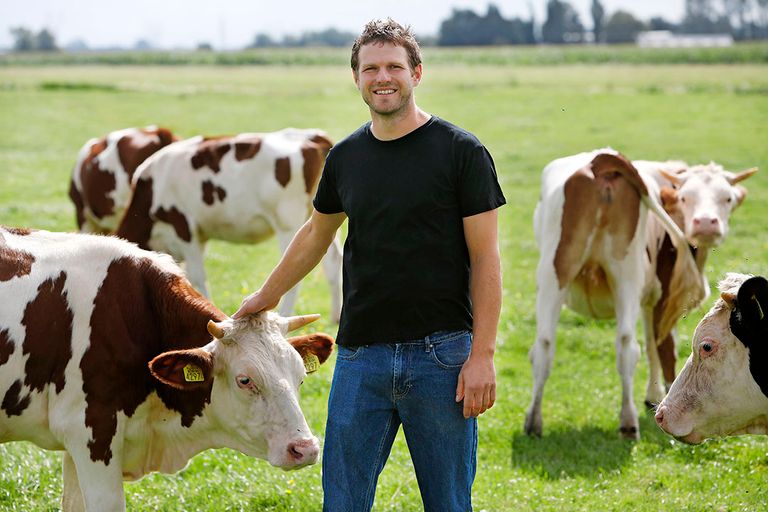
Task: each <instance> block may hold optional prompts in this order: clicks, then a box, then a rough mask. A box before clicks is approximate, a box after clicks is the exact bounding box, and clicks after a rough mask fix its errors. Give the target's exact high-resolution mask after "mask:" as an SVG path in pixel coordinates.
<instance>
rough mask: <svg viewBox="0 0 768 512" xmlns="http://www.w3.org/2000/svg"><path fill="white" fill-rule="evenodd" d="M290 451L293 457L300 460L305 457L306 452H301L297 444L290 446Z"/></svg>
mask: <svg viewBox="0 0 768 512" xmlns="http://www.w3.org/2000/svg"><path fill="white" fill-rule="evenodd" d="M288 453H290V454H291V457H293V458H294V459H296V460H297V461H300V460H301V459H303V458H304V454H303V453H301V452H300V451H299V450H298V449H297V448H296V445H291V446H289V447H288Z"/></svg>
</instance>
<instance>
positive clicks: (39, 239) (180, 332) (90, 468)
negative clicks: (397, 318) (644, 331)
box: [0, 228, 333, 511]
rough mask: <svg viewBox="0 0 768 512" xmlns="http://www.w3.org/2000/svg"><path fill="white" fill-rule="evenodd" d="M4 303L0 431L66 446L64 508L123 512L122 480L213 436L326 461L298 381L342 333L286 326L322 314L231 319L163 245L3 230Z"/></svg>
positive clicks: (168, 465)
mask: <svg viewBox="0 0 768 512" xmlns="http://www.w3.org/2000/svg"><path fill="white" fill-rule="evenodd" d="M0 304H2V307H1V308H0V397H2V402H1V404H0V442H7V441H20V440H26V441H31V442H33V443H35V444H37V445H38V446H40V447H42V448H45V449H49V450H64V451H65V456H64V496H63V508H64V510H82V509H83V508H85V509H87V510H90V511H114V510H123V509H124V508H125V501H124V496H123V487H122V481H123V480H135V479H138V478H141V477H142V476H144V475H146V474H147V473H150V472H152V471H161V472H166V473H171V472H175V471H178V470H180V469H181V468H183V467H184V466H185V465H186V464H187V462H188V461H189V459H190V458H191V457H192V456H194V455H195V454H197V453H199V452H201V451H203V450H206V449H208V448H217V447H229V448H232V449H235V450H239V451H240V452H242V453H244V454H246V455H250V456H253V457H259V458H263V459H267V460H268V461H269V462H270V463H271V464H273V465H275V466H278V467H281V468H284V469H289V468H298V467H301V466H304V465H306V464H312V463H314V462H315V461H316V460H317V456H318V451H319V448H318V440H317V438H315V437H314V436H313V435H312V433H311V431H310V429H309V427H308V426H307V422H306V420H305V419H304V415H303V413H302V411H301V408H300V407H299V402H298V388H299V385H300V384H301V382H302V379H303V378H304V376H305V374H306V373H305V364H303V363H302V358H304V359H305V360H306V361H308V362H309V364H312V365H313V366H316V365H317V364H318V363H321V362H323V361H325V359H326V358H327V357H328V355H329V354H330V352H331V350H332V343H333V340H332V339H331V338H330V337H329V336H327V335H324V334H314V335H308V336H299V337H296V338H291V339H289V340H287V341H286V338H285V335H286V333H287V332H288V331H290V330H292V329H294V328H298V327H300V326H302V325H304V324H306V323H308V322H309V321H312V320H314V319H316V318H317V315H312V316H308V317H296V318H283V317H280V316H278V315H276V314H274V313H266V314H260V315H256V316H252V317H247V318H244V319H240V320H235V321H233V320H232V319H229V318H227V317H226V315H224V314H223V313H222V312H221V311H219V310H218V309H217V308H216V307H215V306H214V305H213V304H211V303H210V302H208V301H207V300H206V299H205V298H203V297H202V296H201V295H200V294H199V293H197V292H196V291H195V290H194V289H193V288H192V287H191V285H190V284H189V282H188V281H187V280H186V278H185V277H184V276H183V275H182V273H181V271H180V269H179V268H178V267H177V266H176V264H175V263H173V262H172V260H171V258H170V257H168V256H167V255H159V254H157V253H153V252H148V251H144V250H141V249H138V248H137V247H136V246H135V245H133V244H129V243H128V242H125V241H123V240H119V239H117V238H112V237H104V236H96V235H84V234H63V233H49V232H45V231H35V232H30V231H27V230H19V229H7V228H6V229H3V228H0ZM211 335H213V336H214V338H213V339H212V338H211Z"/></svg>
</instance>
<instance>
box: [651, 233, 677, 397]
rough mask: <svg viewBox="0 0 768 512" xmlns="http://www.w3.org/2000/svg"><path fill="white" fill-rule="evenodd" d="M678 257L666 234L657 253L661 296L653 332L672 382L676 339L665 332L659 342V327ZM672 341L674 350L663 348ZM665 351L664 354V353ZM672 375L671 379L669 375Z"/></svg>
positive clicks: (667, 305) (665, 370)
mask: <svg viewBox="0 0 768 512" xmlns="http://www.w3.org/2000/svg"><path fill="white" fill-rule="evenodd" d="M676 259H677V249H675V246H674V245H672V239H671V238H670V237H669V235H668V234H666V233H665V234H664V241H663V242H662V243H661V248H660V249H659V252H658V254H657V255H656V277H657V278H658V280H659V282H660V283H661V297H660V298H659V300H658V302H656V305H654V307H653V332H654V336H655V337H656V340H655V341H656V342H657V344H656V350H657V352H658V354H659V359H660V360H661V368H662V371H663V372H664V379H665V380H666V381H667V382H672V380H674V378H675V363H676V362H677V354H676V353H675V350H674V340H673V339H672V336H671V334H669V333H665V335H664V338H663V341H662V342H661V344H659V343H658V342H659V339H660V338H659V335H660V333H659V329H660V324H661V317H662V316H663V315H664V311H665V310H666V309H667V308H668V307H669V304H668V302H669V295H670V284H671V282H672V273H673V271H674V268H675V260H676ZM664 343H671V344H672V350H671V351H670V350H669V347H665V348H664V349H662V344H664ZM662 353H663V354H662ZM670 374H671V375H672V378H671V379H669V378H668V376H669V375H670Z"/></svg>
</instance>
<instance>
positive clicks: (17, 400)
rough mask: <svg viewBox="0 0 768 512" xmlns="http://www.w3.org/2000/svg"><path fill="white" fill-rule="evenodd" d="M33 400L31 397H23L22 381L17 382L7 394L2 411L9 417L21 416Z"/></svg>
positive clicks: (1, 406) (1, 407)
mask: <svg viewBox="0 0 768 512" xmlns="http://www.w3.org/2000/svg"><path fill="white" fill-rule="evenodd" d="M31 400H32V399H31V398H30V397H29V395H26V396H25V397H24V398H22V397H21V381H20V380H16V381H14V383H13V384H12V385H11V387H10V388H8V391H6V392H5V396H4V397H3V403H2V405H0V409H2V410H4V411H5V414H6V415H7V416H21V413H22V412H24V410H25V409H26V408H27V407H29V404H30V402H31Z"/></svg>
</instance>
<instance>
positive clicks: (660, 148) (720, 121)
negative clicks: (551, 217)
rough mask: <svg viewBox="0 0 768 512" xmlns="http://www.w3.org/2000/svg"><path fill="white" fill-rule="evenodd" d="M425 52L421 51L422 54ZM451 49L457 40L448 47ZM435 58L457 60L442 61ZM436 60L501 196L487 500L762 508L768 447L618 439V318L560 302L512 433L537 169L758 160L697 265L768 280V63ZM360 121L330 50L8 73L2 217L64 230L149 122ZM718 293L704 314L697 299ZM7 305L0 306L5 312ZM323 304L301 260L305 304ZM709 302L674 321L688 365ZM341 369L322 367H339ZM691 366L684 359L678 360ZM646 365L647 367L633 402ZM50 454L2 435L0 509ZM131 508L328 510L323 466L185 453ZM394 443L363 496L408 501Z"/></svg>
mask: <svg viewBox="0 0 768 512" xmlns="http://www.w3.org/2000/svg"><path fill="white" fill-rule="evenodd" d="M430 51H431V50H430ZM446 52H447V51H446ZM445 55H449V54H448V53H446V54H445ZM453 55H455V62H454V63H453V64H451V63H450V61H446V60H442V61H441V60H440V59H437V60H438V61H439V62H443V64H435V65H429V64H430V61H429V60H427V64H428V65H427V67H426V72H425V77H424V80H423V82H422V84H421V86H420V87H419V88H418V89H417V97H418V101H419V104H420V105H421V106H422V107H423V108H425V109H426V110H428V111H429V112H432V113H435V114H438V115H440V116H441V117H444V118H445V119H448V120H450V121H452V122H454V123H457V124H459V125H461V126H463V127H465V128H467V129H469V130H470V131H472V132H474V133H475V134H477V135H478V137H480V139H481V140H483V141H484V142H485V143H486V145H487V146H488V148H489V149H490V151H491V153H492V154H493V156H494V159H495V161H496V165H497V168H498V171H499V175H500V179H501V182H502V186H503V188H504V190H505V193H506V195H507V199H508V200H509V204H508V205H507V206H505V207H504V208H503V209H502V210H501V226H500V231H501V236H500V244H501V249H502V258H503V270H504V307H503V312H502V318H501V323H500V331H499V346H498V354H497V359H496V363H497V370H498V392H497V394H498V398H499V399H498V402H497V405H496V406H495V407H494V408H493V409H491V410H490V411H489V412H488V413H487V414H485V415H484V416H483V417H482V418H481V420H480V448H479V452H478V458H479V471H478V475H477V479H476V483H475V487H474V501H475V505H476V509H477V510H487V511H512V510H522V511H527V510H535V511H558V512H561V511H564V510H568V511H570V510H583V511H597V510H600V511H603V510H617V511H626V510H632V511H651V510H689V511H699V510H702V511H703V510H724V511H743V510H744V511H746V510H760V509H764V507H765V503H767V502H768V455H767V454H766V453H767V452H768V450H767V448H768V439H767V438H765V437H740V438H733V439H726V440H718V441H714V442H708V443H705V444H704V445H702V446H698V447H690V446H686V445H682V444H680V443H677V442H675V441H673V440H672V439H671V438H669V437H667V436H666V435H664V434H663V433H661V432H660V431H659V430H658V429H657V428H656V426H655V424H654V422H653V418H652V416H651V415H650V414H648V413H645V414H641V436H642V439H641V440H640V441H638V442H625V441H621V440H619V436H618V432H617V427H618V412H619V405H620V390H619V379H618V375H617V373H616V370H615V354H614V350H613V335H614V327H613V323H612V322H596V321H593V320H589V319H585V318H582V317H579V316H578V315H575V314H573V313H571V312H568V311H564V312H563V315H562V319H561V323H560V328H559V331H558V349H557V357H556V359H555V363H554V367H553V372H552V376H551V378H550V380H549V382H548V384H547V388H546V393H545V401H544V407H543V414H544V436H543V438H541V439H529V438H527V437H526V436H524V435H523V434H522V423H523V416H524V413H525V408H526V407H527V403H528V400H529V399H530V386H531V371H530V366H529V363H528V360H527V351H528V348H529V346H530V344H531V343H532V341H533V337H534V332H535V316H534V300H535V286H536V284H535V278H534V269H535V265H536V261H537V257H538V255H537V250H536V246H535V243H534V241H533V232H532V228H531V215H532V212H533V208H534V206H535V203H536V199H537V195H538V188H539V175H540V172H541V169H542V168H543V166H544V165H545V164H546V163H547V162H549V161H550V160H552V159H553V158H556V157H559V156H563V155H566V154H570V153H574V152H579V151H584V150H589V149H593V148H596V147H602V146H606V145H610V146H613V147H614V148H616V149H619V150H621V151H622V152H624V153H625V154H626V155H628V156H629V157H630V158H636V159H667V158H675V159H685V160H688V161H689V162H692V163H694V162H708V161H709V160H715V161H718V162H720V163H722V164H724V165H725V166H726V167H727V168H729V169H732V170H741V169H745V168H748V167H751V166H755V165H757V166H760V167H761V168H762V171H761V172H759V173H758V174H757V175H755V176H754V177H753V178H751V179H750V180H749V181H747V182H745V183H744V184H745V185H746V186H747V188H748V189H749V196H748V198H747V200H746V202H745V203H744V205H742V206H741V207H740V208H739V209H738V210H737V211H736V212H735V213H734V215H733V217H732V224H731V232H730V235H729V238H728V240H727V241H726V243H725V244H724V245H723V246H722V247H721V248H718V249H717V250H716V251H715V252H714V253H713V254H712V256H711V257H710V261H709V279H710V282H711V283H713V284H714V283H716V281H717V279H718V278H719V277H721V276H722V275H723V273H724V272H726V271H742V272H752V273H759V274H766V273H768V236H766V229H765V220H764V219H765V215H766V212H767V210H766V206H765V205H766V201H767V200H768V144H766V142H767V141H768V128H767V127H766V119H768V73H766V69H765V67H764V65H706V66H705V65H695V66H688V65H676V66H663V65H642V66H629V65H610V66H609V65H600V66H593V65H586V64H581V65H571V66H561V67H549V66H526V67H516V66H508V65H495V64H494V65H477V64H472V65H470V64H461V63H463V62H468V61H469V60H470V57H468V56H467V55H468V54H464V53H461V52H457V53H455V54H453ZM367 119H368V114H367V110H366V109H365V108H364V106H363V104H362V102H361V101H360V99H359V97H358V95H357V92H356V90H355V88H354V86H353V84H352V81H351V76H350V72H349V70H348V69H347V67H346V66H345V65H344V64H343V63H342V64H339V65H336V66H321V65H315V66H282V67H281V66H263V67H249V68H242V67H232V66H207V67H195V66H184V67H173V68H168V67H159V66H153V67H130V66H120V67H97V66H89V67H76V66H63V67H57V66H48V67H32V66H28V67H0V223H2V224H9V225H19V226H32V227H38V228H44V229H54V230H72V229H73V228H74V213H73V209H72V206H71V205H70V204H69V201H68V199H67V194H66V190H67V183H68V176H69V172H70V168H71V166H72V164H73V163H74V160H75V157H76V154H77V150H78V148H79V147H80V145H81V144H82V143H83V142H85V140H87V139H88V138H90V137H92V136H98V135H101V134H103V133H105V132H107V131H109V130H113V129H116V128H122V127H126V126H133V125H144V124H149V123H156V124H161V125H165V126H168V127H170V128H172V129H174V130H175V131H176V132H178V133H179V134H180V135H182V136H191V135H194V134H197V133H205V134H221V133H236V132H241V131H265V130H274V129H279V128H283V127H286V126H297V127H321V128H324V129H325V130H327V131H328V132H329V133H330V134H331V136H332V137H334V138H335V139H336V140H339V139H341V138H342V137H344V136H345V135H346V134H348V133H350V132H351V131H352V130H354V129H355V128H356V127H358V126H359V125H360V124H362V123H363V122H365V121H366V120H367ZM278 257H279V255H278V250H277V244H276V243H275V242H274V241H271V242H265V243H263V244H260V245H257V246H243V245H232V244H228V243H223V242H212V243H211V245H210V247H209V252H208V258H207V260H206V266H207V270H208V273H209V278H210V279H209V280H210V284H211V288H212V293H213V299H214V301H215V302H216V304H217V305H219V306H220V307H221V308H223V309H224V310H225V311H229V312H232V311H234V309H235V308H236V306H237V304H238V303H239V302H240V300H241V298H242V296H243V295H244V294H245V293H247V292H249V291H251V290H252V289H254V288H256V287H257V286H258V285H259V284H260V283H261V282H262V281H263V279H264V278H265V277H266V275H267V273H268V272H269V270H270V269H271V268H272V266H273V265H274V264H275V263H276V262H277V260H278ZM711 300H712V299H710V302H708V304H707V306H708V305H709V303H711ZM0 307H2V306H0ZM328 307H329V299H328V295H327V291H326V286H325V282H324V279H323V277H322V275H321V273H319V272H313V273H312V274H311V275H310V276H309V278H308V279H307V281H306V282H305V284H304V288H303V291H302V293H301V294H300V297H299V301H298V310H299V311H300V312H305V313H310V312H319V313H322V314H323V315H324V316H325V318H324V319H323V320H321V321H319V322H318V323H319V325H318V329H320V330H325V331H329V332H331V333H333V332H334V327H333V326H332V325H329V324H328V322H327V320H326V319H327V317H328ZM704 311H705V309H701V310H699V311H696V312H695V313H693V314H691V315H689V316H688V317H687V318H685V319H684V320H683V321H682V322H681V324H680V333H681V338H682V343H683V345H682V346H681V347H680V348H679V354H680V356H681V358H682V359H684V358H685V357H687V355H688V353H689V352H690V348H689V347H688V346H686V345H685V344H686V343H689V342H690V335H691V333H692V330H693V327H694V326H695V324H696V322H697V320H698V319H699V318H701V316H702V314H703V312H704ZM331 363H332V361H331ZM680 365H682V362H681V363H680ZM331 375H332V366H331V365H326V366H324V367H323V368H322V369H321V370H320V371H319V372H318V373H317V374H314V375H312V376H311V378H308V379H307V381H306V383H305V385H304V386H303V387H302V404H303V407H304V409H305V412H306V415H307V418H308V421H309V423H310V426H311V427H312V429H313V431H314V432H315V433H316V434H318V435H320V436H321V437H322V434H323V424H324V417H325V412H326V399H327V394H328V388H329V383H330V378H331ZM646 375H647V364H646V363H645V361H644V359H643V360H641V362H640V364H639V365H638V370H637V376H636V384H637V385H636V386H635V401H636V404H637V405H638V407H642V400H643V393H644V388H645V377H646ZM59 465H60V462H59V455H58V454H55V453H50V452H44V451H42V450H39V449H37V448H35V447H33V446H31V445H28V444H25V443H11V444H6V445H2V446H0V509H4V510H51V509H56V508H57V506H58V496H59V492H60V488H61V480H60V469H59ZM125 487H126V493H127V496H128V504H129V508H130V509H132V510H167V511H176V510H182V509H183V510H211V511H213V510H217V511H218V510H241V509H247V510H278V511H286V510H300V511H314V510H319V509H320V503H321V495H322V490H321V485H320V469H319V467H318V466H315V467H312V468H308V469H304V470H301V471H298V472H293V473H285V472H282V471H280V470H278V469H274V468H272V467H270V466H269V465H268V464H267V463H265V462H264V461H259V460H254V459H249V458H247V457H245V456H242V455H239V454H237V453H234V452H232V451H229V450H217V451H208V452H206V453H204V454H201V455H200V456H198V457H195V458H194V459H193V460H192V462H191V464H190V465H189V467H188V468H186V469H185V470H184V471H182V472H180V473H179V474H178V475H175V476H168V475H151V476H149V477H147V478H144V479H143V480H141V481H139V482H136V483H130V484H126V486H125ZM419 509H420V500H419V494H418V489H417V486H416V482H415V478H414V476H413V471H412V467H411V464H410V461H409V458H408V454H407V450H406V447H405V443H404V441H403V439H402V437H400V438H398V440H397V442H396V445H395V448H394V450H393V453H392V456H391V458H390V461H389V463H388V464H387V466H386V468H385V470H384V473H383V474H382V477H381V480H380V484H379V489H378V494H377V499H376V506H375V510H382V511H399V510H406V511H411V510H419Z"/></svg>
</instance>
